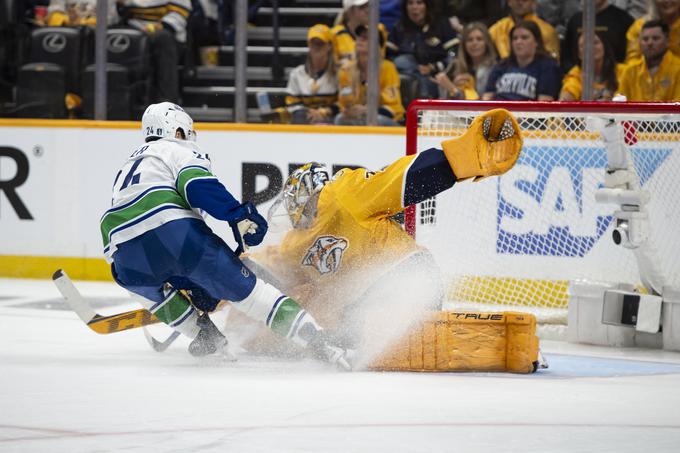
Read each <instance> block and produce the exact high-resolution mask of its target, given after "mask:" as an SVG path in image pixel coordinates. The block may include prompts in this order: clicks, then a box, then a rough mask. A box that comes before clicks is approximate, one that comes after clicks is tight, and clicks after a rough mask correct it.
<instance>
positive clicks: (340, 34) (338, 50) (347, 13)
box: [331, 0, 387, 67]
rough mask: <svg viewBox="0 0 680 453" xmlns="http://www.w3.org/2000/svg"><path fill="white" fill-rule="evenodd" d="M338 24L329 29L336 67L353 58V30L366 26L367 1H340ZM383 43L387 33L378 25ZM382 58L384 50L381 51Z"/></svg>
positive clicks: (383, 27)
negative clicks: (340, 9)
mask: <svg viewBox="0 0 680 453" xmlns="http://www.w3.org/2000/svg"><path fill="white" fill-rule="evenodd" d="M342 10H343V11H342V15H341V17H340V23H339V24H337V25H336V26H335V27H333V28H332V29H331V33H332V34H333V43H332V44H333V56H334V60H335V64H336V65H338V67H339V66H340V65H341V64H342V63H343V61H345V60H352V59H353V58H354V41H355V40H356V36H355V35H354V30H356V28H357V26H359V25H364V26H368V0H342ZM378 30H379V31H380V34H381V35H382V36H381V38H382V39H383V42H385V41H387V31H386V30H385V26H384V25H383V24H378ZM382 52H383V57H384V56H385V53H384V52H385V50H384V48H383V49H382Z"/></svg>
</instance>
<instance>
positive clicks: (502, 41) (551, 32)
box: [489, 0, 560, 58]
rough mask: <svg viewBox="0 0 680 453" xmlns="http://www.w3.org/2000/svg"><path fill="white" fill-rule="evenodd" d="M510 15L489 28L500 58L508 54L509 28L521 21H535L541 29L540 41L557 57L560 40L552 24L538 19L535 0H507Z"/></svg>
mask: <svg viewBox="0 0 680 453" xmlns="http://www.w3.org/2000/svg"><path fill="white" fill-rule="evenodd" d="M508 7H509V8H510V15H509V16H507V17H504V18H503V19H501V20H499V21H498V22H496V23H495V24H493V25H492V26H491V28H489V33H490V34H491V39H493V43H494V44H495V45H496V50H497V51H498V55H499V56H500V57H501V58H507V56H508V55H510V33H509V32H510V29H512V28H514V27H515V25H516V24H518V23H519V22H521V21H525V20H527V21H532V22H535V23H536V25H537V26H538V28H539V30H540V31H541V37H542V41H543V42H544V43H545V48H546V50H547V51H548V53H549V54H550V55H551V56H552V57H554V58H559V52H560V40H559V38H558V37H557V32H556V31H555V29H554V28H553V26H552V25H550V24H549V23H547V22H546V21H544V20H542V19H540V18H539V17H538V16H537V15H536V14H535V13H534V10H535V9H536V0H508Z"/></svg>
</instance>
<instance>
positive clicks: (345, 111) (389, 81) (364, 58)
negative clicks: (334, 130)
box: [335, 25, 404, 126]
mask: <svg viewBox="0 0 680 453" xmlns="http://www.w3.org/2000/svg"><path fill="white" fill-rule="evenodd" d="M355 34H356V37H357V41H356V49H355V52H356V57H355V61H346V62H345V63H344V64H343V65H342V67H341V68H340V70H339V71H338V105H339V107H340V113H338V115H337V116H336V117H335V124H339V125H345V126H347V125H364V124H366V108H367V107H366V78H367V73H368V36H367V35H368V29H367V28H366V27H365V26H364V25H359V26H358V27H357V28H356V30H355ZM379 36H380V41H381V42H380V44H381V45H382V44H383V41H382V35H379ZM400 83H401V82H400V80H399V73H398V72H397V68H396V67H395V66H394V63H392V62H391V61H389V60H382V61H381V63H380V76H379V85H380V100H379V102H378V104H379V105H378V125H380V126H397V125H398V121H400V120H401V119H402V118H403V117H404V106H403V105H402V103H401V91H400Z"/></svg>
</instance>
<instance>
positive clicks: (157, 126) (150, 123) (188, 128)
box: [142, 102, 196, 142]
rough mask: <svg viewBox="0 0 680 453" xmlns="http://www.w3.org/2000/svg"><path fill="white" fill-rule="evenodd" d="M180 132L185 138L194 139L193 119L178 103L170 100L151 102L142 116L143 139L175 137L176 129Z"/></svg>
mask: <svg viewBox="0 0 680 453" xmlns="http://www.w3.org/2000/svg"><path fill="white" fill-rule="evenodd" d="M178 130H180V131H181V132H182V136H183V137H184V139H185V140H190V141H195V140H196V132H195V131H194V120H192V119H191V117H190V116H189V115H188V114H187V113H186V112H185V111H184V109H183V108H182V107H180V106H179V105H176V104H173V103H172V102H161V103H159V104H151V105H150V106H148V107H147V108H146V111H145V112H144V116H142V133H143V134H144V141H145V142H150V141H152V140H158V139H159V138H175V136H176V133H177V131H178Z"/></svg>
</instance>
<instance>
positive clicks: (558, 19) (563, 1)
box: [536, 0, 597, 38]
mask: <svg viewBox="0 0 680 453" xmlns="http://www.w3.org/2000/svg"><path fill="white" fill-rule="evenodd" d="M596 1H597V0H596ZM580 10H581V0H536V14H537V15H538V17H540V18H541V19H543V20H544V21H546V22H547V23H549V24H550V25H552V26H553V27H555V31H557V36H559V37H560V38H562V37H563V36H564V33H565V32H566V27H567V21H568V20H569V18H570V17H571V16H573V15H574V14H576V13H577V12H579V11H580Z"/></svg>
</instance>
